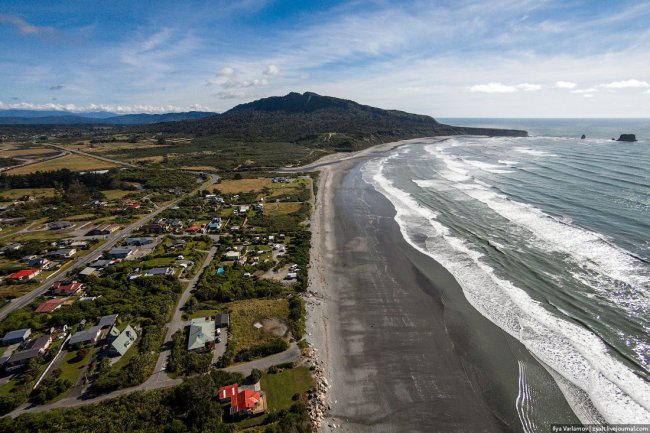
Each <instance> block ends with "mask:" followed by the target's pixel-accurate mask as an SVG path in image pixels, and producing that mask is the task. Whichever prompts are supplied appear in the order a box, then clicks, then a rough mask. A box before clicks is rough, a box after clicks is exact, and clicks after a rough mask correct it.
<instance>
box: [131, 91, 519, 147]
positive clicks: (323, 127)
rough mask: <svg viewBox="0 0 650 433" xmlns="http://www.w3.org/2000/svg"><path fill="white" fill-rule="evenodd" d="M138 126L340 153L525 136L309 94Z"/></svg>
mask: <svg viewBox="0 0 650 433" xmlns="http://www.w3.org/2000/svg"><path fill="white" fill-rule="evenodd" d="M141 128H142V130H144V131H148V132H158V133H172V134H173V133H188V134H194V135H197V136H213V137H217V138H221V139H225V140H233V141H244V142H290V143H296V144H302V145H306V146H314V147H327V148H332V149H335V150H339V151H350V150H356V149H361V148H365V147H368V146H371V145H373V144H378V143H385V142H390V141H396V140H403V139H409V138H417V137H426V136H436V135H437V136H440V135H461V134H472V135H493V136H494V135H496V136H526V135H528V134H527V132H526V131H518V130H504V129H491V128H467V127H456V126H450V125H445V124H442V123H439V122H437V121H436V120H435V119H434V118H432V117H430V116H423V115H418V114H410V113H405V112H403V111H396V110H383V109H380V108H375V107H370V106H367V105H361V104H358V103H356V102H354V101H350V100H346V99H339V98H333V97H329V96H321V95H317V94H316V93H311V92H306V93H303V94H300V93H293V92H292V93H289V94H288V95H286V96H276V97H270V98H264V99H260V100H257V101H254V102H249V103H246V104H241V105H238V106H236V107H234V108H232V109H231V110H229V111H226V112H225V113H223V114H219V115H215V116H210V117H206V118H203V119H198V120H187V121H180V122H174V123H161V124H157V125H150V126H143V127H141Z"/></svg>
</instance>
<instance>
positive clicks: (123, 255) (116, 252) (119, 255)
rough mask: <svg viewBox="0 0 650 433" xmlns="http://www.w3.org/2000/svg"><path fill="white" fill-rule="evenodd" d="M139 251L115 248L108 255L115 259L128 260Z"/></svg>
mask: <svg viewBox="0 0 650 433" xmlns="http://www.w3.org/2000/svg"><path fill="white" fill-rule="evenodd" d="M136 251H137V248H113V249H111V250H110V251H109V252H108V255H109V256H111V257H112V258H114V259H128V258H129V257H131V256H132V255H133V253H134V252H136Z"/></svg>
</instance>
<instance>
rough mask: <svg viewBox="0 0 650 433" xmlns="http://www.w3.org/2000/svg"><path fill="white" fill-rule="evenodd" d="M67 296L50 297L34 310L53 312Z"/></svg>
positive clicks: (36, 311) (37, 311)
mask: <svg viewBox="0 0 650 433" xmlns="http://www.w3.org/2000/svg"><path fill="white" fill-rule="evenodd" d="M66 299H67V298H58V299H48V300H47V301H45V302H43V303H42V304H41V305H39V306H38V307H36V310H34V312H35V313H51V312H52V311H54V310H57V309H59V308H60V307H61V305H63V303H64V302H65V300H66Z"/></svg>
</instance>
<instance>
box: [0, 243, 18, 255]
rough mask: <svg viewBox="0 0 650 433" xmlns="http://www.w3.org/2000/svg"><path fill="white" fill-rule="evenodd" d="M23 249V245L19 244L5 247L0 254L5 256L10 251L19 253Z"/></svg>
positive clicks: (0, 250)
mask: <svg viewBox="0 0 650 433" xmlns="http://www.w3.org/2000/svg"><path fill="white" fill-rule="evenodd" d="M22 247H23V246H22V244H17V243H13V244H9V245H5V246H4V247H2V248H0V254H4V253H6V252H9V251H18V250H19V249H21V248H22Z"/></svg>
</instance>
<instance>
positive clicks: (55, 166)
mask: <svg viewBox="0 0 650 433" xmlns="http://www.w3.org/2000/svg"><path fill="white" fill-rule="evenodd" d="M113 167H117V165H115V164H112V163H110V162H106V161H100V160H98V159H93V158H87V157H85V156H80V155H66V156H64V157H61V158H56V159H51V160H49V161H43V162H39V163H37V164H32V165H27V166H25V167H18V168H14V169H12V170H9V171H7V172H6V173H7V174H27V173H34V172H36V171H55V170H61V169H63V168H67V169H70V170H72V171H84V170H103V169H108V168H113Z"/></svg>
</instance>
